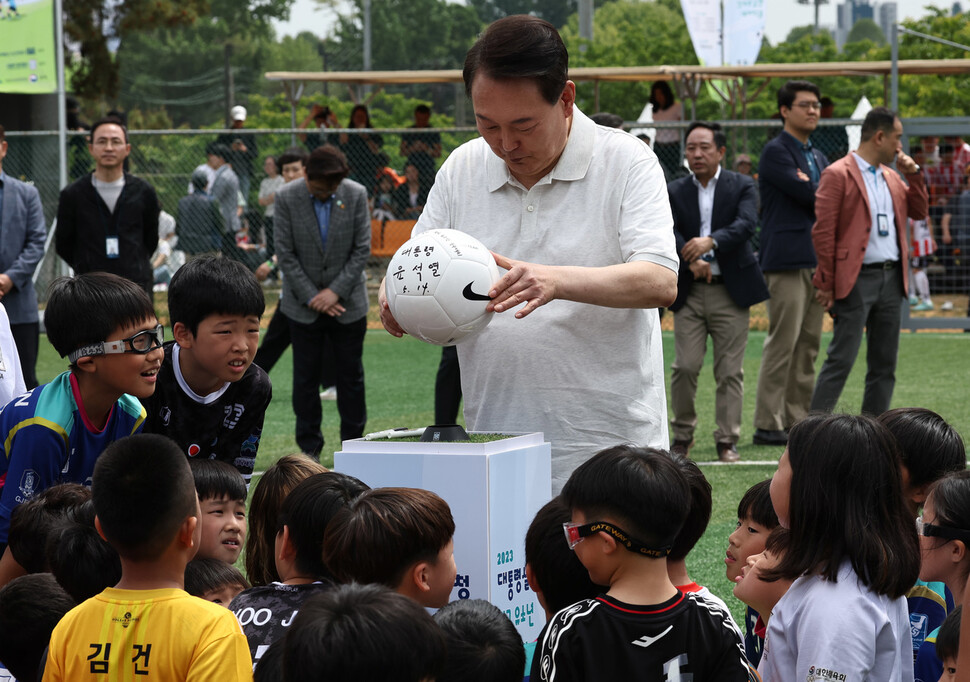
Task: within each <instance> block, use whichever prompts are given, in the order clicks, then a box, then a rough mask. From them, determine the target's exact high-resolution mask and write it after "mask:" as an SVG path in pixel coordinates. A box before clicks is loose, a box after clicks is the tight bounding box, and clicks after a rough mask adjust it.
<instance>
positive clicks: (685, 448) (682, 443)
mask: <svg viewBox="0 0 970 682" xmlns="http://www.w3.org/2000/svg"><path fill="white" fill-rule="evenodd" d="M693 444H694V441H692V440H676V439H675V440H674V442H673V444H671V446H670V454H672V455H680V456H681V457H687V456H688V455H689V454H690V448H691V446H692V445H693Z"/></svg>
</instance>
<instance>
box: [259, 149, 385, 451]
mask: <svg viewBox="0 0 970 682" xmlns="http://www.w3.org/2000/svg"><path fill="white" fill-rule="evenodd" d="M348 172H349V168H348V166H347V159H346V157H345V156H344V154H343V152H341V151H340V150H339V149H337V148H336V147H334V146H332V145H324V146H322V147H319V148H317V149H316V150H314V152H313V153H312V154H310V157H309V158H308V159H307V162H306V177H305V178H304V180H303V181H296V182H291V183H289V184H287V185H285V186H284V187H283V188H282V189H281V190H280V191H279V192H277V193H276V216H275V220H274V222H275V226H276V253H277V256H278V258H279V265H280V270H281V271H282V272H283V294H282V297H281V299H280V307H281V309H282V311H283V314H284V315H286V317H287V318H289V323H290V337H291V339H292V343H293V412H294V413H295V414H296V442H297V445H298V446H299V447H300V449H301V450H302V451H303V452H305V453H307V454H308V455H311V456H313V457H319V455H320V451H321V450H322V449H323V434H322V433H321V431H320V419H321V416H322V413H321V409H320V399H319V397H318V392H319V385H320V373H321V369H322V364H323V362H324V361H325V358H324V356H323V343H324V340H325V339H327V340H329V341H330V342H331V344H332V348H333V356H332V360H331V359H330V358H327V359H326V360H327V361H332V362H333V363H334V370H335V371H334V377H335V379H336V383H337V411H338V412H339V413H340V438H341V440H347V439H349V438H359V437H360V436H361V435H363V433H364V425H365V423H366V422H367V406H366V404H365V401H364V365H363V362H362V360H361V358H362V355H363V350H364V333H365V332H366V331H367V307H368V299H367V287H366V284H365V276H364V265H365V264H366V262H367V258H368V256H369V255H370V218H369V214H368V210H367V192H366V190H365V189H364V187H363V186H362V185H360V184H358V183H356V182H354V181H353V180H348V179H347V173H348Z"/></svg>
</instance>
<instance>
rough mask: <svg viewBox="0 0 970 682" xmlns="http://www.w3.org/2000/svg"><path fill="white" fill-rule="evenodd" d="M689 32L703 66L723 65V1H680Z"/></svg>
mask: <svg viewBox="0 0 970 682" xmlns="http://www.w3.org/2000/svg"><path fill="white" fill-rule="evenodd" d="M680 7H681V9H683V11H684V21H685V22H687V32H688V33H690V41H691V42H692V43H693V44H694V52H695V53H697V59H698V60H699V61H700V63H701V64H704V65H707V66H720V65H721V0H680Z"/></svg>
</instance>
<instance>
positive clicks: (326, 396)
mask: <svg viewBox="0 0 970 682" xmlns="http://www.w3.org/2000/svg"><path fill="white" fill-rule="evenodd" d="M336 399H337V387H336V386H331V387H330V388H328V389H327V390H326V391H320V400H336Z"/></svg>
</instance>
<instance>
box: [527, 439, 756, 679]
mask: <svg viewBox="0 0 970 682" xmlns="http://www.w3.org/2000/svg"><path fill="white" fill-rule="evenodd" d="M562 497H563V499H564V500H565V502H566V504H567V505H568V506H569V508H570V510H571V514H572V521H571V522H570V523H565V524H563V529H564V531H565V536H566V537H565V539H564V541H565V542H567V543H568V544H569V545H570V546H571V547H572V549H573V551H575V552H576V556H577V557H579V560H580V561H581V562H582V563H583V565H584V566H585V567H586V570H588V571H589V577H590V578H591V579H592V581H593V582H594V583H596V584H598V585H609V589H608V590H607V592H606V594H603V595H600V596H599V597H597V598H596V599H585V600H583V601H580V602H577V603H576V604H573V605H572V606H569V607H567V608H565V609H563V610H562V611H560V612H559V613H557V614H556V616H555V617H554V618H553V619H552V620H551V621H549V622H548V623H547V624H546V627H545V628H544V629H543V631H542V634H541V635H540V636H539V644H538V648H537V651H536V655H535V657H534V658H533V661H532V671H531V676H530V679H532V680H541V681H542V682H560V681H562V680H632V679H641V680H663V679H693V680H694V682H703V681H704V680H718V681H729V680H737V681H739V682H746V681H748V680H756V679H758V678H757V673H755V672H754V671H752V670H751V668H750V667H749V666H748V663H747V661H746V660H745V658H744V650H743V647H742V643H741V636H740V634H739V633H738V632H737V631H736V630H734V629H732V628H727V627H725V626H724V620H723V616H721V615H720V614H717V613H712V611H711V607H710V605H709V604H708V603H707V602H706V601H705V600H703V599H702V598H701V597H698V596H697V595H695V594H686V593H684V592H681V591H680V590H678V589H677V588H676V587H674V585H673V583H672V582H671V581H670V578H669V577H668V575H667V554H668V553H669V552H670V549H671V546H672V545H673V543H674V540H675V539H676V538H677V534H678V533H679V532H680V529H681V526H682V525H683V524H684V520H685V518H686V516H687V510H688V509H689V508H690V491H689V488H688V484H687V481H686V479H685V477H684V474H683V473H682V472H681V471H680V470H679V469H678V468H677V465H676V464H674V462H673V461H672V460H671V459H670V457H669V456H667V455H666V454H665V453H663V452H660V451H658V450H653V449H650V448H641V447H636V446H633V445H618V446H616V447H612V448H608V449H606V450H603V451H601V452H599V453H597V454H596V455H595V456H593V457H592V458H591V459H589V460H587V461H586V462H585V463H584V464H582V465H581V466H580V467H579V468H577V469H576V470H575V471H574V472H573V474H572V476H570V477H569V481H567V483H566V485H565V487H564V488H563V490H562Z"/></svg>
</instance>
